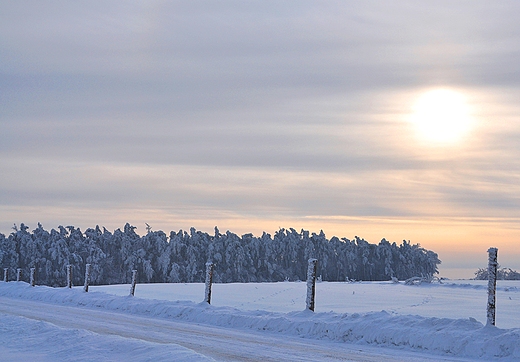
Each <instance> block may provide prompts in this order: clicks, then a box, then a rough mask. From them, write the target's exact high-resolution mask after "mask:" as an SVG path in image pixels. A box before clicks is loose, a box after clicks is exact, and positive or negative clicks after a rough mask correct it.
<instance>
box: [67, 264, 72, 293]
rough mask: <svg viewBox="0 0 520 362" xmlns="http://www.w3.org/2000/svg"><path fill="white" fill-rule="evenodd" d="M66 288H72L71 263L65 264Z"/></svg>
mask: <svg viewBox="0 0 520 362" xmlns="http://www.w3.org/2000/svg"><path fill="white" fill-rule="evenodd" d="M67 288H72V265H71V264H68V265H67Z"/></svg>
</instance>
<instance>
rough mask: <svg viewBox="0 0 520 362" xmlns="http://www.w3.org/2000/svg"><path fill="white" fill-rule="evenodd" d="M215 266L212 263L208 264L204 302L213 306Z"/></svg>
mask: <svg viewBox="0 0 520 362" xmlns="http://www.w3.org/2000/svg"><path fill="white" fill-rule="evenodd" d="M214 266H215V264H213V263H212V262H208V263H206V290H205V294H204V301H205V302H206V303H208V304H211V284H212V283H213V268H214Z"/></svg>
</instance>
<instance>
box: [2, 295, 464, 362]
mask: <svg viewBox="0 0 520 362" xmlns="http://www.w3.org/2000/svg"><path fill="white" fill-rule="evenodd" d="M0 318H1V319H2V320H3V323H2V328H1V329H0V335H1V336H2V344H1V346H0V360H2V361H12V360H33V361H52V360H57V359H59V360H62V361H64V360H74V361H77V360H101V361H102V360H105V361H115V360H120V359H121V358H123V357H124V354H125V353H126V354H129V355H130V357H133V358H130V359H128V358H126V359H127V360H154V361H160V360H172V358H173V359H175V360H185V361H197V360H200V361H203V360H208V359H209V360H211V359H214V360H218V361H283V360H285V361H287V360H290V361H366V362H369V361H372V362H374V361H390V362H393V361H395V362H397V361H410V362H411V361H429V362H433V361H468V360H466V359H461V358H448V357H440V356H428V355H424V354H419V353H414V352H409V351H402V350H394V349H387V348H380V347H371V346H359V345H352V344H348V343H340V342H331V341H323V340H312V339H303V338H297V337H292V336H287V335H278V334H276V333H272V332H266V333H261V332H257V331H244V330H237V329H230V328H221V327H215V326H208V325H201V324H195V323H189V322H179V321H174V320H165V319H158V318H152V317H146V316H137V315H134V314H127V313H119V312H112V311H110V312H109V311H105V310H101V309H94V308H87V307H75V306H65V305H59V304H51V303H43V302H35V301H29V300H23V299H18V298H6V297H0ZM17 329H19V331H18V333H17ZM20 333H22V334H20ZM24 334H26V335H25V336H24ZM27 334H29V335H27ZM78 334H79V335H78ZM38 336H40V340H38ZM67 336H68V337H67ZM78 341H83V342H84V343H83V345H82V344H81V343H78ZM92 344H95V345H94V346H92ZM89 345H90V347H88V346H89ZM75 349H76V350H79V351H78V352H79V353H73V352H72V351H74V350H75ZM81 349H84V351H81ZM83 358H84V359H83Z"/></svg>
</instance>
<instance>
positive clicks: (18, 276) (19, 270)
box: [16, 268, 22, 282]
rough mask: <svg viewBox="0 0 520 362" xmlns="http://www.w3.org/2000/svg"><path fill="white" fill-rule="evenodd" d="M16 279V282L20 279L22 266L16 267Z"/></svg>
mask: <svg viewBox="0 0 520 362" xmlns="http://www.w3.org/2000/svg"><path fill="white" fill-rule="evenodd" d="M16 281H17V282H20V281H22V268H18V269H16Z"/></svg>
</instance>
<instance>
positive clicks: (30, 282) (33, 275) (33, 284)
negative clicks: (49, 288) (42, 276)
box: [29, 268, 36, 287]
mask: <svg viewBox="0 0 520 362" xmlns="http://www.w3.org/2000/svg"><path fill="white" fill-rule="evenodd" d="M35 274H36V268H31V274H30V279H29V284H30V285H31V287H34V286H35V284H36V278H35Z"/></svg>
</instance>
